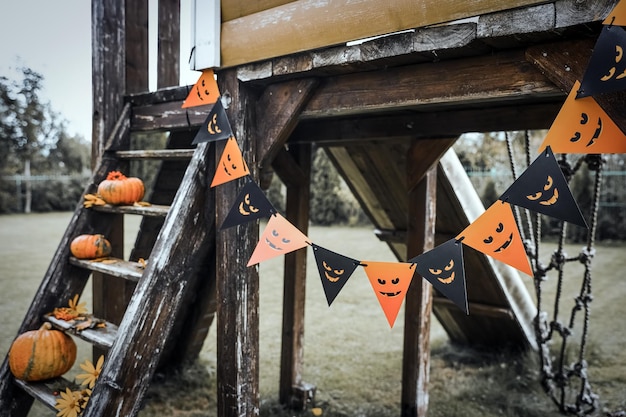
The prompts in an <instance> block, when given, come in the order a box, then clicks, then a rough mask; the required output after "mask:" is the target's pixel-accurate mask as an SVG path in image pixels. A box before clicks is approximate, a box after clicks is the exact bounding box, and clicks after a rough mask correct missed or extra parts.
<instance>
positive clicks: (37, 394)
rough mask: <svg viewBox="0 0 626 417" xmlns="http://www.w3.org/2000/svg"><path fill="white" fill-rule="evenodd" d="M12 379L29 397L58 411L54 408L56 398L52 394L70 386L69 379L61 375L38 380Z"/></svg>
mask: <svg viewBox="0 0 626 417" xmlns="http://www.w3.org/2000/svg"><path fill="white" fill-rule="evenodd" d="M14 381H15V384H16V385H17V386H19V387H20V388H21V389H22V390H24V391H26V392H27V393H28V394H29V395H30V396H31V397H33V398H35V399H36V400H38V401H40V402H41V403H42V404H43V405H45V406H46V407H48V408H50V409H51V410H54V411H58V410H57V409H55V408H54V406H55V405H56V401H57V398H58V397H57V396H55V395H54V394H55V393H56V392H59V391H60V390H61V389H64V387H70V386H72V384H71V382H70V381H68V380H67V379H65V378H62V377H58V378H53V379H48V380H45V381H40V382H26V381H22V380H20V379H17V378H16V379H15V380H14Z"/></svg>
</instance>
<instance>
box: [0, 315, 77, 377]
mask: <svg viewBox="0 0 626 417" xmlns="http://www.w3.org/2000/svg"><path fill="white" fill-rule="evenodd" d="M75 361H76V343H74V340H73V339H72V338H71V337H70V336H68V335H66V334H65V333H63V332H61V331H59V330H52V325H51V324H50V323H48V322H45V323H44V324H43V325H42V326H41V327H40V328H39V330H30V331H28V332H25V333H22V334H21V335H19V336H18V337H17V338H16V339H15V340H14V341H13V344H12V345H11V349H10V350H9V368H10V369H11V373H12V374H13V375H14V376H15V377H16V378H17V379H21V380H23V381H42V380H45V379H50V378H56V377H58V376H61V375H63V374H64V373H66V372H67V371H69V370H70V368H71V367H72V366H73V365H74V362H75Z"/></svg>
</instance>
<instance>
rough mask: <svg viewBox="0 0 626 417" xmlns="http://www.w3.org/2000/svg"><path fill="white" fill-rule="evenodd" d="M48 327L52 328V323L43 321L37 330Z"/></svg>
mask: <svg viewBox="0 0 626 417" xmlns="http://www.w3.org/2000/svg"><path fill="white" fill-rule="evenodd" d="M50 329H52V324H50V322H49V321H45V322H44V323H43V324H42V325H41V327H40V328H39V330H50Z"/></svg>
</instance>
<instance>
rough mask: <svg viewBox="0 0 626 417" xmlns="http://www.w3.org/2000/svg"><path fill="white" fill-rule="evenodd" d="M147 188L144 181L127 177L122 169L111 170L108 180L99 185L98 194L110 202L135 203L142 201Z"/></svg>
mask: <svg viewBox="0 0 626 417" xmlns="http://www.w3.org/2000/svg"><path fill="white" fill-rule="evenodd" d="M144 192H145V188H144V185H143V181H142V180H140V179H139V178H136V177H126V175H124V174H122V173H121V172H120V171H111V172H109V174H108V175H107V178H106V180H104V181H102V182H101V183H100V185H98V194H100V197H102V199H103V200H104V201H106V202H107V203H109V204H114V205H115V204H122V205H124V204H126V205H127V204H133V203H136V202H137V201H141V199H142V198H143V194H144Z"/></svg>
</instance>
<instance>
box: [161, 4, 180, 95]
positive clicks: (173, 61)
mask: <svg viewBox="0 0 626 417" xmlns="http://www.w3.org/2000/svg"><path fill="white" fill-rule="evenodd" d="M158 15H159V23H158V35H157V36H158V45H157V51H158V52H157V53H158V57H157V88H163V87H171V86H176V85H179V84H180V0H159V11H158Z"/></svg>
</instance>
